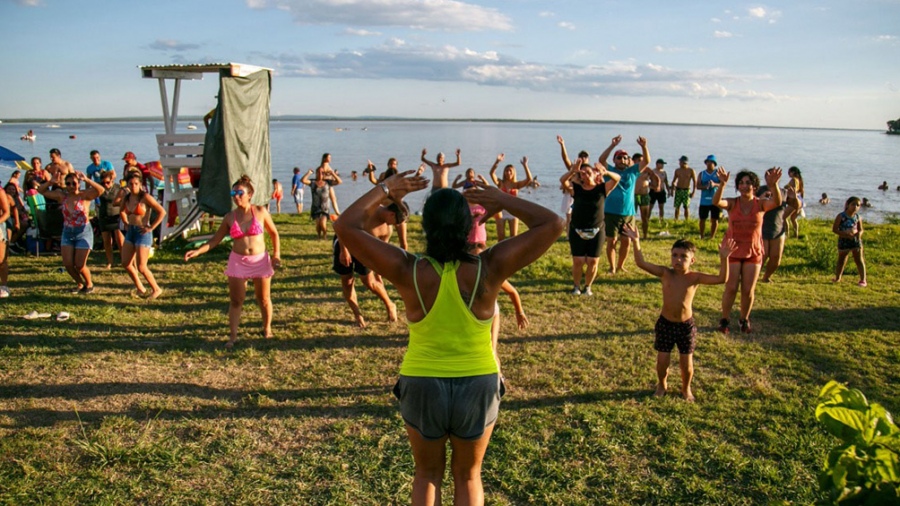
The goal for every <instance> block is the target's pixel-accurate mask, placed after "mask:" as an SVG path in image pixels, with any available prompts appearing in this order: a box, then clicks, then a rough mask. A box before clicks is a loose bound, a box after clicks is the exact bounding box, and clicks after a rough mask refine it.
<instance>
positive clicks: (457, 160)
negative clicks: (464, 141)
mask: <svg viewBox="0 0 900 506" xmlns="http://www.w3.org/2000/svg"><path fill="white" fill-rule="evenodd" d="M460 153H462V150H460V149H459V148H456V161H455V162H453V163H448V164H446V166H447V168H450V167H459V164H460V158H459V155H460Z"/></svg>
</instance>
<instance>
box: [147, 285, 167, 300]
mask: <svg viewBox="0 0 900 506" xmlns="http://www.w3.org/2000/svg"><path fill="white" fill-rule="evenodd" d="M162 293H163V291H162V288H157V289H156V290H153V291H152V292H150V295H148V296H147V298H148V299H149V300H154V299H157V298H159V296H160V295H162Z"/></svg>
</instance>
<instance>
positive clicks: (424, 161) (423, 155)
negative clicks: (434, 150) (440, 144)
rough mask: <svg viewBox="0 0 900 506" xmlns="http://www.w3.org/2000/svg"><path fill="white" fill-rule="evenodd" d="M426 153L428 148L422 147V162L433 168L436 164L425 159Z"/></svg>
mask: <svg viewBox="0 0 900 506" xmlns="http://www.w3.org/2000/svg"><path fill="white" fill-rule="evenodd" d="M426 154H428V150H426V149H425V148H422V163H424V164H426V165H428V166H429V167H431V168H432V169H433V168H434V167H435V166H436V165H437V164H436V163H434V162H432V161H430V160H428V159H426V158H425V155H426Z"/></svg>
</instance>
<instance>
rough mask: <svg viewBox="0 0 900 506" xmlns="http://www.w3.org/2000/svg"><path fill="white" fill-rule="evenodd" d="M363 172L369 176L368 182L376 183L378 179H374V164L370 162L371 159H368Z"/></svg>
mask: <svg viewBox="0 0 900 506" xmlns="http://www.w3.org/2000/svg"><path fill="white" fill-rule="evenodd" d="M364 172H365V173H366V175H368V176H369V182H370V183H372V184H378V180H377V179H375V164H374V163H372V160H369V164H368V165H366V170H365V171H364Z"/></svg>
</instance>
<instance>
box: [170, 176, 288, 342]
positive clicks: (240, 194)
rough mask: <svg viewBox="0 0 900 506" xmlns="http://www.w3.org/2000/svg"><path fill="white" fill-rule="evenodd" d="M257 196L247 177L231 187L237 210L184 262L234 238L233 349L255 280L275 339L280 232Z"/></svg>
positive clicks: (267, 330) (266, 329) (229, 270)
mask: <svg viewBox="0 0 900 506" xmlns="http://www.w3.org/2000/svg"><path fill="white" fill-rule="evenodd" d="M252 196H253V184H252V183H251V182H250V178H249V177H247V176H241V178H240V179H238V180H237V182H235V183H234V184H233V185H232V186H231V199H232V203H233V204H234V206H235V208H234V210H232V211H231V212H229V213H228V214H226V215H225V217H224V218H222V224H221V225H219V229H218V230H216V233H215V235H214V236H213V237H212V239H210V240H209V242H207V243H205V244H203V245H202V246H200V247H199V248H197V249H193V250H190V251H188V252H187V253H185V254H184V261H185V262H187V261H188V260H190V259H192V258H194V257H197V256H200V255H202V254H204V253H206V252H208V251H209V250H211V249H213V248H215V247H216V246H218V245H219V243H220V242H222V239H224V238H225V235H226V234H228V235H230V236H231V239H232V243H231V255H230V256H229V257H228V267H226V268H225V275H226V276H228V295H229V299H230V303H229V305H228V325H229V327H230V328H231V335H230V338H229V339H228V342H227V343H226V344H225V347H226V348H231V347H232V346H234V343H235V342H236V341H237V337H238V334H237V331H238V325H239V324H240V322H241V309H242V308H243V306H244V297H246V295H247V280H248V279H252V280H253V293H254V294H256V302H257V303H258V304H259V308H260V311H261V312H262V319H263V335H264V336H265V337H266V338H267V339H268V338H270V337H272V335H273V334H272V298H271V288H272V275H273V274H274V273H275V271H274V269H278V268H279V267H281V244H280V241H279V237H278V230H276V229H275V223H273V222H272V216H271V215H270V214H269V211H268V210H267V209H266V206H254V205H252V204H251V203H250V199H251V197H252ZM263 232H266V233H268V234H269V239H270V240H271V241H272V256H271V257H270V256H269V253H268V252H267V251H266V240H265V238H264V237H263Z"/></svg>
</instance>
